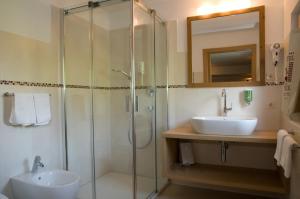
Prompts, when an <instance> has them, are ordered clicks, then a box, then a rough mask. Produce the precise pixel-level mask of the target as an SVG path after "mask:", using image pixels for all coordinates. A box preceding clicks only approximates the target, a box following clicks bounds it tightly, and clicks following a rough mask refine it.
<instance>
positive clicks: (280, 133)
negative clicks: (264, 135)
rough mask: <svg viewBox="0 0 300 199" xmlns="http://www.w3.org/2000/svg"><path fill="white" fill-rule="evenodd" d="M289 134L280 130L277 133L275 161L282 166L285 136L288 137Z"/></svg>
mask: <svg viewBox="0 0 300 199" xmlns="http://www.w3.org/2000/svg"><path fill="white" fill-rule="evenodd" d="M288 135H289V134H288V132H287V131H286V130H283V129H281V130H279V131H278V133H277V146H276V152H275V155H274V158H275V160H277V165H278V166H280V163H279V162H280V158H281V154H282V144H283V140H284V138H285V136H288Z"/></svg>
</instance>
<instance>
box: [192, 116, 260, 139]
mask: <svg viewBox="0 0 300 199" xmlns="http://www.w3.org/2000/svg"><path fill="white" fill-rule="evenodd" d="M191 123H192V126H193V128H194V130H195V131H196V132H197V133H203V134H218V135H251V134H252V133H253V132H254V130H255V127H256V125H257V118H255V117H194V118H192V120H191Z"/></svg>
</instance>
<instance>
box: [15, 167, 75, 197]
mask: <svg viewBox="0 0 300 199" xmlns="http://www.w3.org/2000/svg"><path fill="white" fill-rule="evenodd" d="M79 180H80V177H79V176H77V175H76V174H74V173H71V172H68V171H64V170H53V171H45V172H40V173H36V174H32V173H26V174H23V175H20V176H17V177H13V178H11V182H12V188H13V194H14V197H15V199H75V198H76V196H77V192H78V190H79Z"/></svg>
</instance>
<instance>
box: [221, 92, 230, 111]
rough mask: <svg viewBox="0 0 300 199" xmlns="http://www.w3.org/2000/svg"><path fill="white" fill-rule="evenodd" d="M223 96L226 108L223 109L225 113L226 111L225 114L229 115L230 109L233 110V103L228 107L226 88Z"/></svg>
mask: <svg viewBox="0 0 300 199" xmlns="http://www.w3.org/2000/svg"><path fill="white" fill-rule="evenodd" d="M222 97H224V109H223V113H224V116H227V113H228V112H229V111H232V104H231V107H227V93H226V89H223V90H222Z"/></svg>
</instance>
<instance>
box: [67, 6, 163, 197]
mask: <svg viewBox="0 0 300 199" xmlns="http://www.w3.org/2000/svg"><path fill="white" fill-rule="evenodd" d="M63 16H64V17H63V23H62V30H63V43H64V45H63V67H62V70H63V74H64V75H63V76H64V77H63V79H64V89H63V101H64V110H65V111H64V113H65V114H64V116H65V117H64V119H65V125H64V129H65V151H66V153H65V154H66V158H65V166H66V169H67V170H70V171H72V172H75V173H77V174H78V175H80V177H81V185H80V192H79V195H78V198H79V199H127V198H128V199H131V198H134V199H136V198H139V199H145V198H151V197H153V196H155V194H156V193H157V192H158V191H159V190H160V189H161V188H162V187H164V186H165V184H166V179H164V178H163V177H162V175H161V170H162V169H161V168H162V165H160V163H161V161H160V158H161V154H160V151H161V150H160V133H161V132H163V131H165V130H166V129H167V128H168V118H167V117H168V115H167V112H168V110H167V107H168V104H167V97H168V84H167V83H168V82H167V52H166V51H167V43H166V42H167V35H166V25H165V23H164V22H163V21H162V20H161V19H160V18H159V17H158V16H157V14H156V13H155V11H154V10H150V9H148V8H146V7H145V6H143V5H142V4H141V3H138V2H136V1H129V0H128V1H124V0H109V1H94V2H87V3H86V4H83V5H79V6H75V7H72V8H68V9H65V10H64V13H63Z"/></svg>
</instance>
